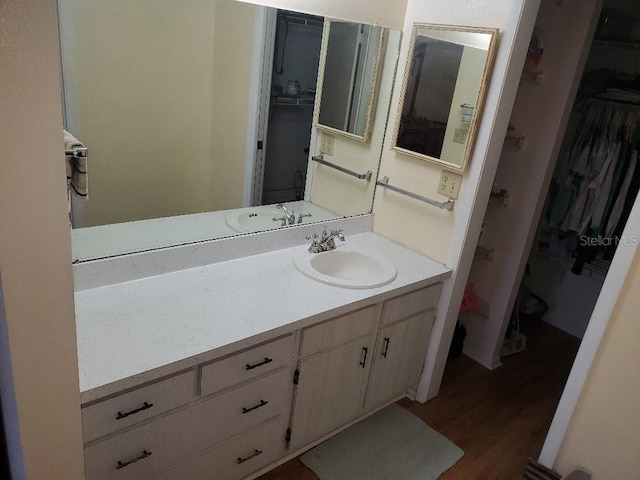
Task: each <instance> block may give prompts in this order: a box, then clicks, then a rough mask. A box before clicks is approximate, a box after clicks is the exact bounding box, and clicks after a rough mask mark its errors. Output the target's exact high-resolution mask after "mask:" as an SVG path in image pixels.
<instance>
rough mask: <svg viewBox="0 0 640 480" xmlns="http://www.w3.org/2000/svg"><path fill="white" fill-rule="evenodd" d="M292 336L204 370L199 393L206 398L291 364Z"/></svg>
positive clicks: (220, 361) (225, 359)
mask: <svg viewBox="0 0 640 480" xmlns="http://www.w3.org/2000/svg"><path fill="white" fill-rule="evenodd" d="M293 342H294V337H293V335H288V336H286V337H284V338H281V339H279V340H275V341H273V342H269V343H265V344H264V345H260V346H258V347H255V348H252V349H251V350H247V351H245V352H242V353H238V354H236V355H233V356H231V357H227V358H224V359H222V360H218V361H215V362H213V363H210V364H208V365H204V366H203V367H202V372H201V380H200V392H201V393H202V395H203V396H206V395H210V394H212V393H216V392H219V391H220V390H223V389H225V388H228V387H231V386H233V385H237V384H239V383H242V382H244V381H246V380H249V379H251V378H254V377H257V376H259V375H264V374H265V373H268V372H271V371H273V370H276V369H278V368H280V367H283V366H288V365H291V361H292V357H293Z"/></svg>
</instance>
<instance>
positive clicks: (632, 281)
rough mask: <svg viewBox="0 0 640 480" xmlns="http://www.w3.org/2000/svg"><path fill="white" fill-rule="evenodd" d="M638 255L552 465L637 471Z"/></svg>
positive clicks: (613, 475)
mask: <svg viewBox="0 0 640 480" xmlns="http://www.w3.org/2000/svg"><path fill="white" fill-rule="evenodd" d="M639 310H640V255H639V254H636V257H635V259H634V262H633V264H632V266H631V270H630V271H629V275H628V277H627V279H626V281H625V284H624V287H623V290H622V293H621V294H620V296H619V297H618V303H617V305H616V308H615V310H614V312H613V314H612V316H611V319H610V320H609V324H608V327H607V330H606V332H605V334H604V337H603V339H602V343H601V344H600V348H599V349H598V353H597V354H596V357H595V359H594V362H593V364H592V367H591V370H590V371H589V376H588V377H587V381H586V383H585V386H584V389H583V391H582V394H581V395H580V399H579V400H578V404H577V406H576V409H575V411H574V414H573V416H572V418H571V422H570V424H569V428H568V430H567V433H566V436H565V438H564V441H563V443H562V445H561V447H560V452H559V455H558V459H557V461H556V465H555V468H556V469H557V470H558V471H559V472H562V473H564V474H566V473H568V472H571V471H572V470H573V469H574V468H579V467H582V468H585V469H586V470H588V471H590V472H591V473H592V474H593V478H594V479H596V480H597V479H616V480H626V479H629V480H631V479H637V478H638V472H640V457H639V456H638V452H637V447H638V445H640V408H639V407H638V406H639V405H640V375H638V365H639V364H640V350H639V349H638V339H640V322H638V315H637V313H638V311H639Z"/></svg>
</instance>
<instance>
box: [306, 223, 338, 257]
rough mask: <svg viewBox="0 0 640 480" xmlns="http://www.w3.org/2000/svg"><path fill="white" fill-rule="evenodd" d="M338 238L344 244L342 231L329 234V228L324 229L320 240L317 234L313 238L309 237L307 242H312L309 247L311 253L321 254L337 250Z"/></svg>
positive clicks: (333, 231)
mask: <svg viewBox="0 0 640 480" xmlns="http://www.w3.org/2000/svg"><path fill="white" fill-rule="evenodd" d="M336 238H339V239H340V240H341V241H343V242H344V235H343V234H342V230H331V233H327V227H324V230H322V236H321V237H320V238H318V234H317V233H314V234H313V236H312V237H307V240H312V242H311V245H310V246H309V252H311V253H321V252H328V251H329V250H334V249H335V248H336V241H335V239H336Z"/></svg>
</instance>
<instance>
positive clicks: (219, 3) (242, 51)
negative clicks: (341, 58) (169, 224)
mask: <svg viewBox="0 0 640 480" xmlns="http://www.w3.org/2000/svg"><path fill="white" fill-rule="evenodd" d="M215 3H216V20H215V36H214V50H213V82H212V85H213V93H212V109H211V111H212V114H211V143H212V150H211V153H210V155H211V159H212V161H211V171H210V179H211V180H210V185H211V187H210V188H211V202H210V206H211V208H212V209H214V210H224V209H227V208H238V207H242V206H246V205H243V189H244V180H245V158H246V156H247V153H248V152H247V130H248V128H249V127H250V125H248V118H247V117H248V115H249V109H250V107H251V106H250V105H249V102H250V100H251V96H250V92H249V90H250V87H251V86H250V78H251V73H252V72H251V68H252V63H251V62H252V58H251V53H252V48H253V41H254V38H253V36H254V30H253V25H254V23H253V22H254V15H255V10H256V7H254V6H253V5H249V4H246V3H241V2H237V1H236V0H216V2H215ZM252 127H253V128H255V126H252Z"/></svg>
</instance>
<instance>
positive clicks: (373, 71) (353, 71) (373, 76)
mask: <svg viewBox="0 0 640 480" xmlns="http://www.w3.org/2000/svg"><path fill="white" fill-rule="evenodd" d="M386 38H387V32H386V29H385V28H383V27H379V26H374V25H367V24H364V23H352V22H346V21H339V20H329V19H325V23H324V31H323V33H322V48H321V51H320V68H319V74H318V85H317V93H316V106H315V110H314V118H313V123H314V126H315V127H316V128H317V129H319V130H322V131H325V132H329V133H334V134H338V135H345V136H347V137H349V138H352V139H355V140H359V141H362V142H368V141H369V138H370V136H371V129H372V123H373V117H374V115H373V112H374V111H375V105H376V100H377V95H378V85H379V83H380V73H381V70H382V68H381V65H382V63H383V62H384V49H385V42H386Z"/></svg>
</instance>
